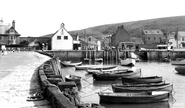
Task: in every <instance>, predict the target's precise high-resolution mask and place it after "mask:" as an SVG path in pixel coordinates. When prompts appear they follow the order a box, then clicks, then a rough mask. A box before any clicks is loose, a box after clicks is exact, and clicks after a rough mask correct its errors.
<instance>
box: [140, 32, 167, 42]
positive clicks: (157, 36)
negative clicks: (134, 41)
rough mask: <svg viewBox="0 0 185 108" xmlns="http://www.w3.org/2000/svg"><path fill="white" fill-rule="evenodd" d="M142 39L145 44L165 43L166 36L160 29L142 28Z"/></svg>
mask: <svg viewBox="0 0 185 108" xmlns="http://www.w3.org/2000/svg"><path fill="white" fill-rule="evenodd" d="M142 39H143V41H144V43H145V44H160V43H165V41H166V38H165V37H164V35H163V32H162V31H161V30H151V29H145V30H142Z"/></svg>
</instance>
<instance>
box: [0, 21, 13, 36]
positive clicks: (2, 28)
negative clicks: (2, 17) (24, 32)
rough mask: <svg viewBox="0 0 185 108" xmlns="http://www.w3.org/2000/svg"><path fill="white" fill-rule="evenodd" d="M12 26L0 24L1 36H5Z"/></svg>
mask: <svg viewBox="0 0 185 108" xmlns="http://www.w3.org/2000/svg"><path fill="white" fill-rule="evenodd" d="M10 27H11V26H10V24H4V23H2V22H0V34H5V33H6V31H7V30H8V29H9V28H10Z"/></svg>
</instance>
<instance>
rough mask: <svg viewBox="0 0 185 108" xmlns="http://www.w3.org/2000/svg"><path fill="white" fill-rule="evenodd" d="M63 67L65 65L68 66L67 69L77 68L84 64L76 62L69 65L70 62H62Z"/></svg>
mask: <svg viewBox="0 0 185 108" xmlns="http://www.w3.org/2000/svg"><path fill="white" fill-rule="evenodd" d="M60 63H61V64H62V65H64V66H67V67H75V66H77V65H81V64H82V62H76V63H68V62H62V61H61V62H60Z"/></svg>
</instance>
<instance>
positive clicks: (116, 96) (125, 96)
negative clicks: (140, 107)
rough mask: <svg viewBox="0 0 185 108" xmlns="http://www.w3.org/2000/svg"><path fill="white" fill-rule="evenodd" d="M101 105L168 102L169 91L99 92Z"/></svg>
mask: <svg viewBox="0 0 185 108" xmlns="http://www.w3.org/2000/svg"><path fill="white" fill-rule="evenodd" d="M98 95H99V97H100V103H132V104H133V103H152V102H161V101H168V99H169V96H170V93H169V92H168V91H152V92H136V93H130V92H127V93H112V92H99V93H98Z"/></svg>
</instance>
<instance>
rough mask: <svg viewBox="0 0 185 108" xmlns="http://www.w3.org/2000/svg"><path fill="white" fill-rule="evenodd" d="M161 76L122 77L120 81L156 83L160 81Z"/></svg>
mask: <svg viewBox="0 0 185 108" xmlns="http://www.w3.org/2000/svg"><path fill="white" fill-rule="evenodd" d="M162 80H163V78H162V77H161V76H149V77H138V78H124V77H123V78H122V83H137V82H139V83H157V82H162Z"/></svg>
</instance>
